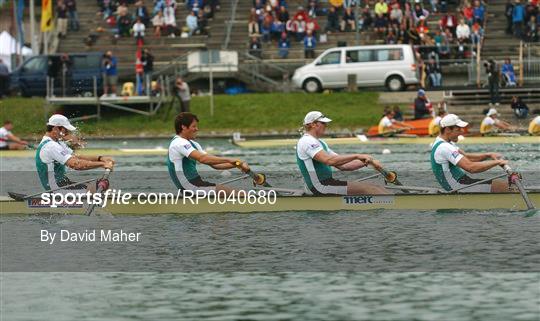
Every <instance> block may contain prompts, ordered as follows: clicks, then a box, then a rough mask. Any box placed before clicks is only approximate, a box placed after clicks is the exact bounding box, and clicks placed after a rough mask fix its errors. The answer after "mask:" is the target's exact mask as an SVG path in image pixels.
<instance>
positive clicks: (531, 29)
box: [526, 16, 538, 42]
mask: <svg viewBox="0 0 540 321" xmlns="http://www.w3.org/2000/svg"><path fill="white" fill-rule="evenodd" d="M536 21H537V20H536V16H531V18H530V19H529V22H528V23H527V31H526V36H527V41H529V42H537V41H538V24H537V23H536Z"/></svg>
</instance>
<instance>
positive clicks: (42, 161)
mask: <svg viewBox="0 0 540 321" xmlns="http://www.w3.org/2000/svg"><path fill="white" fill-rule="evenodd" d="M74 130H76V128H75V127H74V126H73V125H71V123H70V122H69V120H68V119H67V118H66V117H65V116H63V115H53V116H51V118H49V121H48V122H47V132H46V133H45V135H44V136H43V139H42V140H41V142H40V143H39V146H38V147H37V150H36V158H35V161H36V170H37V173H38V176H39V180H40V182H41V185H42V186H43V188H44V189H45V190H51V189H56V188H59V187H62V186H66V185H70V184H72V182H71V180H70V179H69V178H68V177H67V176H66V166H67V167H69V168H72V169H75V170H88V169H94V168H100V167H101V168H105V169H109V170H112V169H113V167H114V160H113V159H112V158H110V157H106V156H81V155H75V154H74V153H73V150H72V149H71V148H69V147H68V146H67V145H66V144H65V142H64V141H63V139H64V137H66V136H68V134H69V132H70V131H74ZM107 185H108V183H107ZM69 190H75V191H76V192H83V193H84V192H86V190H89V191H91V192H94V191H95V190H96V188H95V185H94V184H88V185H86V184H80V185H76V186H72V187H70V188H69Z"/></svg>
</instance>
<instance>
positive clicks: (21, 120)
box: [0, 92, 383, 137]
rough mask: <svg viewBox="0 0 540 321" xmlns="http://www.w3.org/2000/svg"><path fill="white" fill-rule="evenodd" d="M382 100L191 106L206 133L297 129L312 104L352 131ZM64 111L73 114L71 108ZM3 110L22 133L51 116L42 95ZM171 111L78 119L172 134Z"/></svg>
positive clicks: (267, 98) (287, 99)
mask: <svg viewBox="0 0 540 321" xmlns="http://www.w3.org/2000/svg"><path fill="white" fill-rule="evenodd" d="M377 100H378V93H374V92H367V93H331V94H318V95H308V94H304V93H290V94H245V95H236V96H228V95H217V96H215V98H214V102H215V112H214V116H213V117H211V116H210V98H209V97H194V98H193V99H192V102H191V110H192V112H194V113H196V114H197V115H198V116H199V118H200V120H201V122H200V126H199V127H200V130H201V133H204V134H220V133H227V134H228V133H231V132H235V131H239V132H242V133H246V134H247V133H292V132H295V131H296V130H297V129H298V128H299V127H300V126H301V122H302V119H303V117H304V115H305V114H306V113H307V112H308V111H310V110H320V111H321V112H323V113H324V114H326V115H328V117H330V118H332V119H333V120H334V122H333V123H332V125H331V130H332V131H342V130H351V131H353V130H357V129H360V128H367V127H369V126H370V125H373V124H375V123H376V122H377V121H378V119H379V117H380V115H381V112H382V109H383V106H381V105H379V104H378V102H377ZM165 107H167V108H169V106H165ZM81 110H83V109H81ZM59 112H62V113H64V114H66V115H67V116H68V117H69V116H70V115H69V113H70V112H71V110H59ZM0 115H1V118H0V120H2V121H3V120H5V119H10V120H11V121H13V122H14V124H15V130H14V132H15V133H16V134H18V135H21V136H25V137H28V136H39V135H41V134H42V132H43V129H44V119H45V117H46V115H45V112H44V109H43V99H39V98H32V99H28V98H19V97H16V98H8V99H5V100H2V101H0ZM169 115H170V116H169V117H167V110H166V109H165V108H163V109H162V110H160V112H159V113H158V114H157V115H155V116H154V117H146V116H142V115H134V114H130V113H126V112H116V111H114V112H111V111H108V112H106V113H105V115H104V117H103V118H102V120H100V121H97V120H87V121H84V122H79V123H77V126H79V127H80V129H81V131H82V132H83V133H84V135H85V136H114V135H133V136H142V135H144V136H152V135H168V134H170V133H171V132H172V131H173V120H172V118H173V115H174V113H173V112H170V113H169ZM167 118H168V119H167Z"/></svg>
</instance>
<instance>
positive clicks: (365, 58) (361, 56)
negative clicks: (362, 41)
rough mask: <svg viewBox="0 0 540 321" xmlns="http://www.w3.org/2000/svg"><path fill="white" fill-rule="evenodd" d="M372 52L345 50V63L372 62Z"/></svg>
mask: <svg viewBox="0 0 540 321" xmlns="http://www.w3.org/2000/svg"><path fill="white" fill-rule="evenodd" d="M372 55H373V50H366V49H364V50H347V53H346V56H347V63H356V62H370V61H372Z"/></svg>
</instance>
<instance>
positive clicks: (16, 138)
mask: <svg viewBox="0 0 540 321" xmlns="http://www.w3.org/2000/svg"><path fill="white" fill-rule="evenodd" d="M6 137H7V138H8V140H9V141H12V142H14V143H17V144H21V145H28V142H27V141H25V140H22V139H20V138H19V137H17V136H15V135H13V134H7V135H6Z"/></svg>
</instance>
